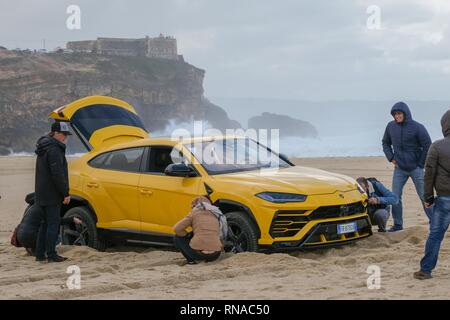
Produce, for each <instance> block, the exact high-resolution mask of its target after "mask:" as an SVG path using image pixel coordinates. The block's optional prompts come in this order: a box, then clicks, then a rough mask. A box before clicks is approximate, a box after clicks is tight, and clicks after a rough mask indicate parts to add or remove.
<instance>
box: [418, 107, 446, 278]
mask: <svg viewBox="0 0 450 320" xmlns="http://www.w3.org/2000/svg"><path fill="white" fill-rule="evenodd" d="M441 126H442V134H443V135H444V139H440V140H437V141H435V142H434V143H433V144H432V145H431V147H430V151H429V152H428V156H427V160H426V163H425V178H424V179H425V191H424V192H425V195H424V196H425V206H426V207H427V208H431V207H432V208H433V214H432V219H431V226H430V233H429V235H428V239H427V242H426V244H425V254H424V256H423V258H422V260H421V261H420V270H419V271H417V272H415V273H414V278H416V279H419V280H424V279H430V278H431V272H432V271H433V270H434V268H435V267H436V264H437V261H438V256H439V250H440V247H441V243H442V240H443V239H444V236H445V232H446V231H447V229H448V226H449V225H450V110H448V111H447V112H446V113H445V114H444V116H443V117H442V119H441ZM435 190H436V194H437V197H436V198H435V197H434V195H435V193H434V191H435Z"/></svg>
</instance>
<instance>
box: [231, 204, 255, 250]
mask: <svg viewBox="0 0 450 320" xmlns="http://www.w3.org/2000/svg"><path fill="white" fill-rule="evenodd" d="M225 216H226V217H227V222H228V239H227V243H229V244H231V246H232V247H233V248H232V249H231V251H233V252H235V253H238V252H243V251H250V252H254V251H258V229H257V227H256V226H255V223H254V222H253V221H252V220H251V219H250V218H249V216H248V215H247V214H246V213H244V212H240V211H235V212H229V213H227V214H225Z"/></svg>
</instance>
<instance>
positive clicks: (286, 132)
mask: <svg viewBox="0 0 450 320" xmlns="http://www.w3.org/2000/svg"><path fill="white" fill-rule="evenodd" d="M248 128H252V129H268V130H270V129H279V130H280V131H279V134H280V137H305V138H316V137H317V136H318V132H317V129H316V128H315V127H314V126H313V125H312V124H311V123H309V122H307V121H302V120H298V119H294V118H291V117H289V116H286V115H280V114H275V113H270V112H264V113H262V114H261V115H260V116H255V117H252V118H250V119H249V120H248Z"/></svg>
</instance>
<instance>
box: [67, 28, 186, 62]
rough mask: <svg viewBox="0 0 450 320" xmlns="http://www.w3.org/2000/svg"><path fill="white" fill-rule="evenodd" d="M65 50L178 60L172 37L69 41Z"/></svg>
mask: <svg viewBox="0 0 450 320" xmlns="http://www.w3.org/2000/svg"><path fill="white" fill-rule="evenodd" d="M66 47H67V49H69V50H72V51H73V52H85V53H98V54H106V55H117V56H141V57H150V58H163V59H170V60H179V59H180V58H181V56H179V55H178V50H177V40H176V39H175V38H174V37H170V36H163V35H162V34H160V35H159V37H156V38H150V37H149V36H146V37H145V38H141V39H124V38H97V40H85V41H70V42H68V43H67V45H66Z"/></svg>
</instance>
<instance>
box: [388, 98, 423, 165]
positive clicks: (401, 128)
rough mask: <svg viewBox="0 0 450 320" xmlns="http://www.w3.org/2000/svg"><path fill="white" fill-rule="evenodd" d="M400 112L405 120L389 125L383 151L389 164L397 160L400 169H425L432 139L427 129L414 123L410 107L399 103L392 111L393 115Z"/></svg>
mask: <svg viewBox="0 0 450 320" xmlns="http://www.w3.org/2000/svg"><path fill="white" fill-rule="evenodd" d="M396 111H400V112H403V114H404V120H403V122H401V123H397V122H396V121H395V119H394V120H393V121H391V122H389V123H388V125H387V126H386V130H385V132H384V136H383V140H382V143H383V151H384V154H385V155H386V158H387V159H388V161H389V162H391V161H392V160H396V161H397V164H398V166H399V167H400V169H403V170H405V171H412V170H414V169H416V168H417V167H419V168H424V166H425V159H426V156H427V152H428V149H429V148H430V145H431V138H430V135H429V134H428V132H427V130H426V129H425V127H424V126H423V125H422V124H420V123H418V122H417V121H414V120H413V118H412V115H411V111H410V110H409V107H408V105H407V104H406V103H404V102H397V103H396V104H394V106H393V107H392V109H391V115H392V116H394V112H396Z"/></svg>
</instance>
